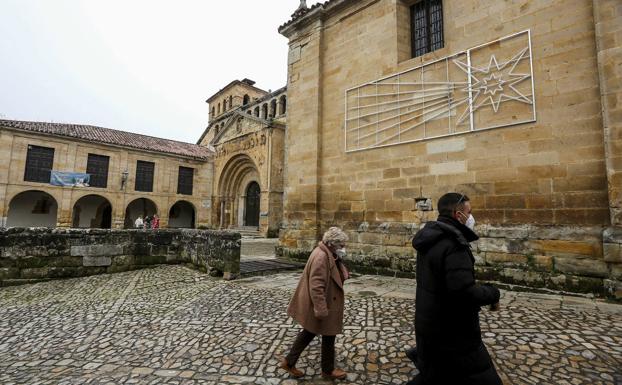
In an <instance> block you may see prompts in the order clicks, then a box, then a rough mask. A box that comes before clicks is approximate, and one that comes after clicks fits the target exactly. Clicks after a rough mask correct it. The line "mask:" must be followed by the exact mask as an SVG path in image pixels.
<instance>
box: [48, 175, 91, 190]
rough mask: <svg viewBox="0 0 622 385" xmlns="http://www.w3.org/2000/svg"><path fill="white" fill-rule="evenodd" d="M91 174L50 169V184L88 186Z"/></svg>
mask: <svg viewBox="0 0 622 385" xmlns="http://www.w3.org/2000/svg"><path fill="white" fill-rule="evenodd" d="M90 180H91V176H90V175H89V174H84V173H79V172H65V171H52V173H51V174H50V184H51V185H54V186H69V187H88V186H89V182H90Z"/></svg>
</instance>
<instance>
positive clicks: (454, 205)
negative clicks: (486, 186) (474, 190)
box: [437, 192, 469, 217]
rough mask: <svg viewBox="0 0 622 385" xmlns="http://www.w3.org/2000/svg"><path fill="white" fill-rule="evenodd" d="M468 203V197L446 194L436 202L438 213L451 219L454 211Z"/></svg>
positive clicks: (453, 193) (452, 193) (458, 194)
mask: <svg viewBox="0 0 622 385" xmlns="http://www.w3.org/2000/svg"><path fill="white" fill-rule="evenodd" d="M468 201H469V197H468V196H466V194H460V193H455V192H451V193H447V194H445V195H443V196H442V197H441V198H440V199H439V200H438V205H437V207H438V213H439V214H440V215H444V216H448V217H451V216H452V215H453V213H454V211H456V210H459V209H461V208H462V207H463V206H464V202H468Z"/></svg>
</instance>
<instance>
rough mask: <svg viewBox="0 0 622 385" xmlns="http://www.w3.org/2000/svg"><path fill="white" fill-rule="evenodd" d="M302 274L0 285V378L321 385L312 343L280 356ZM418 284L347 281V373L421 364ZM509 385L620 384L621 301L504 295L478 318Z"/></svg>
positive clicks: (151, 275) (150, 275) (143, 275)
mask: <svg viewBox="0 0 622 385" xmlns="http://www.w3.org/2000/svg"><path fill="white" fill-rule="evenodd" d="M299 274H300V272H288V273H281V274H277V275H271V276H262V277H251V278H246V279H242V280H238V281H233V282H225V281H222V280H218V279H215V278H210V277H208V276H206V275H204V274H201V273H199V272H197V271H194V270H190V269H187V268H184V267H180V266H172V267H171V266H169V267H164V266H162V267H157V268H153V269H146V270H139V271H132V272H126V273H120V274H113V275H99V276H92V277H86V278H79V279H70V280H62V281H50V282H44V283H38V284H31V285H26V286H19V287H9V288H3V289H0V383H2V384H5V385H8V384H296V383H300V384H317V383H324V381H323V380H321V379H320V376H319V374H320V373H319V370H320V368H319V366H320V365H319V344H318V343H317V342H314V343H313V344H312V345H311V347H310V349H309V350H308V351H307V352H305V353H304V354H303V356H302V358H301V360H300V362H299V365H298V366H299V367H300V368H301V369H302V370H304V371H305V372H306V373H307V375H306V376H305V377H304V378H303V379H302V380H300V381H297V380H293V379H290V378H288V376H287V375H286V374H285V373H284V372H282V371H279V370H277V369H276V364H277V361H276V359H275V355H279V354H282V353H284V352H285V351H286V350H287V349H288V348H289V346H290V344H291V343H292V341H293V339H294V337H295V335H296V333H297V332H298V326H296V325H295V324H294V323H293V322H292V321H291V320H290V319H288V317H287V316H286V314H285V309H286V305H287V303H288V300H289V297H290V295H291V293H292V290H293V288H294V286H295V284H296V282H297V278H298V275H299ZM414 285H415V282H414V281H413V280H407V279H395V278H387V277H377V276H359V277H356V278H354V279H353V280H351V281H349V282H348V283H347V285H346V292H347V293H348V295H347V303H346V319H345V325H346V328H345V334H344V335H343V336H339V337H338V338H337V356H338V358H337V360H338V365H339V366H341V367H343V368H344V369H346V370H347V371H348V373H349V375H348V379H347V380H346V381H343V383H350V384H401V383H403V382H405V381H406V380H407V378H408V377H409V376H412V375H414V374H415V373H416V371H415V370H416V369H414V367H413V366H412V364H411V363H410V362H409V361H408V359H407V358H406V357H405V355H404V349H405V348H407V347H409V346H411V344H413V343H414V329H413V325H412V319H413V314H414V306H415V301H414V293H415V287H414ZM481 319H482V329H483V334H484V337H485V342H486V344H487V346H488V347H489V348H490V351H491V354H492V355H493V358H494V360H495V362H496V364H497V366H498V369H499V371H500V373H501V375H502V377H503V378H504V382H505V383H506V384H576V385H581V384H585V385H587V384H590V385H593V384H620V383H622V369H620V368H622V306H620V305H613V304H606V303H603V302H599V301H595V300H591V299H585V298H577V297H562V296H558V295H542V294H533V293H519V292H510V291H504V292H503V298H502V309H501V311H500V312H498V313H492V312H489V311H487V310H485V311H483V312H482V314H481Z"/></svg>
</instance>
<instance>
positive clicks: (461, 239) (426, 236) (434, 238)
mask: <svg viewBox="0 0 622 385" xmlns="http://www.w3.org/2000/svg"><path fill="white" fill-rule="evenodd" d="M443 238H453V239H455V240H456V241H458V243H460V244H461V245H464V246H467V247H469V242H473V241H476V240H478V239H479V237H478V236H477V234H475V233H474V232H473V230H471V229H469V228H468V227H466V226H464V225H461V224H460V226H459V227H457V226H454V225H453V223H448V221H443V220H442V219H441V218H439V220H437V221H431V222H427V223H426V224H425V226H423V228H422V229H421V230H419V231H417V234H415V237H414V238H413V247H414V248H415V249H416V250H417V251H425V250H427V249H429V248H430V247H432V246H433V245H435V244H436V243H437V242H439V241H440V240H441V239H443Z"/></svg>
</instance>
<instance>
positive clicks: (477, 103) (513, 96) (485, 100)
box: [453, 48, 533, 124]
mask: <svg viewBox="0 0 622 385" xmlns="http://www.w3.org/2000/svg"><path fill="white" fill-rule="evenodd" d="M528 50H529V48H525V49H523V50H522V51H520V52H519V53H517V54H516V55H514V57H513V58H512V59H510V60H509V61H507V62H505V63H501V64H499V63H498V62H497V58H496V57H495V55H494V54H493V55H491V56H490V61H489V62H488V67H486V68H479V67H475V66H470V65H468V64H465V63H463V62H461V61H459V60H454V61H453V62H454V63H455V64H456V65H457V66H458V68H460V69H461V70H463V71H464V72H466V73H467V76H468V77H469V80H470V82H469V85H468V86H467V87H466V88H463V89H462V91H465V92H469V94H470V95H472V96H471V101H470V103H469V106H468V107H467V108H466V110H465V111H464V112H463V113H462V115H460V117H459V118H458V124H461V123H462V122H464V120H465V119H466V118H467V117H468V116H469V115H470V114H471V113H474V112H475V111H477V110H478V109H479V108H480V107H482V106H488V105H491V106H492V109H493V111H494V112H495V113H497V111H499V105H500V104H501V102H503V101H506V100H515V101H517V102H521V103H526V104H533V101H532V100H531V99H530V98H529V97H528V96H526V95H524V94H523V93H521V92H520V91H518V90H517V89H516V87H514V86H515V85H517V84H518V83H520V82H522V81H524V80H526V79H529V78H530V77H531V75H530V74H523V73H515V72H514V70H515V69H516V66H517V65H518V63H520V61H521V60H523V59H525V58H528V56H527V57H526V56H525V54H526V53H527V52H528ZM480 74H481V75H480ZM480 78H481V80H480ZM480 96H481V98H480ZM480 99H481V100H480Z"/></svg>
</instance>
